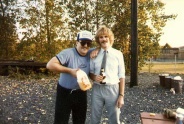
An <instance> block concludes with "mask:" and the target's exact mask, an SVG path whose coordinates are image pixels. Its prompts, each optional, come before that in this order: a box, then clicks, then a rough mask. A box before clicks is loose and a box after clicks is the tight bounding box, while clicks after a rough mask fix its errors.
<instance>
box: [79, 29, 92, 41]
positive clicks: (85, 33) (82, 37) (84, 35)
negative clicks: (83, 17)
mask: <svg viewBox="0 0 184 124" xmlns="http://www.w3.org/2000/svg"><path fill="white" fill-rule="evenodd" d="M79 40H90V41H92V33H91V32H89V31H86V30H84V31H81V32H79V33H78V34H77V41H79Z"/></svg>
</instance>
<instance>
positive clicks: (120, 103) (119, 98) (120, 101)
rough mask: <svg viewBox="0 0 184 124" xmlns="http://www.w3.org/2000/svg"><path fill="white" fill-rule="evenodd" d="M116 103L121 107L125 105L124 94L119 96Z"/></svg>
mask: <svg viewBox="0 0 184 124" xmlns="http://www.w3.org/2000/svg"><path fill="white" fill-rule="evenodd" d="M116 105H117V107H118V108H121V107H123V106H124V97H123V96H119V97H118V100H117V103H116Z"/></svg>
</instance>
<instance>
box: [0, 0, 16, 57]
mask: <svg viewBox="0 0 184 124" xmlns="http://www.w3.org/2000/svg"><path fill="white" fill-rule="evenodd" d="M14 4H15V2H14V1H13V0H6V1H4V0H0V5H1V7H0V29H1V30H0V59H8V58H14V56H15V54H14V53H15V48H16V41H17V38H18V37H17V34H16V26H15V23H16V22H15V19H14V18H15V13H14V12H15V10H14V9H13V5H14Z"/></svg>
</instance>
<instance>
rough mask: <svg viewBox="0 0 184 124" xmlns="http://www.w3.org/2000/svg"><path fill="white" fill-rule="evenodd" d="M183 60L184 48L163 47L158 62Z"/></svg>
mask: <svg viewBox="0 0 184 124" xmlns="http://www.w3.org/2000/svg"><path fill="white" fill-rule="evenodd" d="M175 57H176V59H177V60H184V46H182V47H179V48H170V47H163V48H162V49H161V51H160V56H159V57H158V58H157V59H159V60H174V59H175Z"/></svg>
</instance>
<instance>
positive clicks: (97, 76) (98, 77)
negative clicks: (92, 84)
mask: <svg viewBox="0 0 184 124" xmlns="http://www.w3.org/2000/svg"><path fill="white" fill-rule="evenodd" d="M103 79H104V76H102V75H96V76H95V81H96V82H98V83H100V82H102V81H103Z"/></svg>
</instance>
